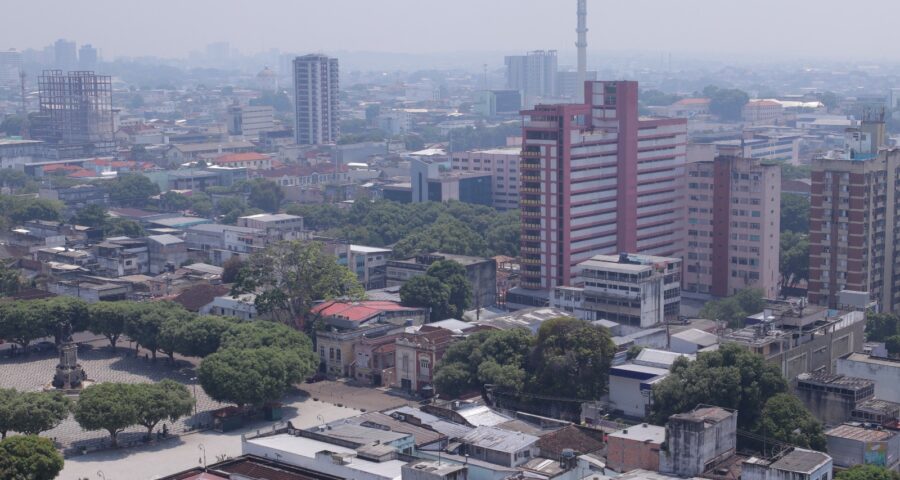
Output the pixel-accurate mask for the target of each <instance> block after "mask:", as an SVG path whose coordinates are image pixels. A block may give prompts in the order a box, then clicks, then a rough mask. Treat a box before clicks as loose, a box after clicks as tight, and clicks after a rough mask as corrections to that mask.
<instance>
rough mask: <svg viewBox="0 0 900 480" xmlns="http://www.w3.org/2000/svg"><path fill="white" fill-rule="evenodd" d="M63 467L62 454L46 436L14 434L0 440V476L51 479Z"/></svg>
mask: <svg viewBox="0 0 900 480" xmlns="http://www.w3.org/2000/svg"><path fill="white" fill-rule="evenodd" d="M62 469H63V456H62V455H60V453H59V452H58V451H57V450H56V447H54V446H53V442H52V441H50V439H47V438H41V437H36V436H31V435H29V436H15V437H10V438H6V439H4V440H2V441H0V478H8V479H10V480H53V479H54V478H56V477H57V475H59V472H61V471H62Z"/></svg>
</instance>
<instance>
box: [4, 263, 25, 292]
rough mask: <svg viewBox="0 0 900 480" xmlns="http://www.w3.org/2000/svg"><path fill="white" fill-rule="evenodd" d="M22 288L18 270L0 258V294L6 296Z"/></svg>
mask: <svg viewBox="0 0 900 480" xmlns="http://www.w3.org/2000/svg"><path fill="white" fill-rule="evenodd" d="M21 288H22V278H21V277H20V276H19V270H18V269H16V268H14V267H12V266H10V263H9V262H7V261H5V260H0V295H2V296H4V297H8V296H10V295H15V294H16V293H19V290H20V289H21Z"/></svg>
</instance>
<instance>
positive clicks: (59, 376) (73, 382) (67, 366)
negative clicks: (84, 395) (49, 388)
mask: <svg viewBox="0 0 900 480" xmlns="http://www.w3.org/2000/svg"><path fill="white" fill-rule="evenodd" d="M59 329H60V335H59V338H60V344H59V364H58V365H57V366H56V375H54V376H53V387H54V388H56V389H58V390H66V391H70V390H81V388H82V386H83V383H84V381H85V380H86V379H87V374H85V373H84V369H83V368H81V364H79V363H78V346H77V345H75V341H74V340H72V325H71V324H70V323H69V322H68V321H66V322H64V323H62V324H60V326H59Z"/></svg>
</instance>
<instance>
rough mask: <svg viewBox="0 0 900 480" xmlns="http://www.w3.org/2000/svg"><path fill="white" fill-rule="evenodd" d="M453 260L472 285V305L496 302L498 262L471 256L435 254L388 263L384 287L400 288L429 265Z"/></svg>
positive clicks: (488, 305) (479, 305) (482, 305)
mask: <svg viewBox="0 0 900 480" xmlns="http://www.w3.org/2000/svg"><path fill="white" fill-rule="evenodd" d="M439 260H452V261H454V262H457V263H459V264H461V265H462V266H463V267H465V269H466V279H467V280H468V281H469V284H470V285H471V286H472V306H473V307H475V308H484V307H490V306H492V305H494V304H496V303H497V262H495V261H494V259H492V258H482V257H470V256H467V255H453V254H449V253H440V252H434V253H429V254H425V255H418V256H416V257H413V258H407V259H405V260H388V262H387V286H388V287H395V286H402V285H403V284H404V283H406V282H407V281H409V279H411V278H413V277H417V276H419V275H424V274H425V272H426V271H427V270H428V267H430V266H431V264H432V263H434V262H437V261H439Z"/></svg>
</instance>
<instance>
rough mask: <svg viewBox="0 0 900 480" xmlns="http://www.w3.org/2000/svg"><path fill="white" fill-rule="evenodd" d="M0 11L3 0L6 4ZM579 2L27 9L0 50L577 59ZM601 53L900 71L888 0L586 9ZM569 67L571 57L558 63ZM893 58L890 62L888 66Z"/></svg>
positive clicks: (253, 1) (40, 2)
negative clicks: (814, 61) (218, 46)
mask: <svg viewBox="0 0 900 480" xmlns="http://www.w3.org/2000/svg"><path fill="white" fill-rule="evenodd" d="M3 2H4V3H6V2H12V0H3ZM575 4H576V0H247V1H237V0H76V1H73V0H31V1H20V2H15V6H14V7H13V6H12V5H11V4H8V3H7V4H6V5H5V6H0V12H2V15H3V16H5V17H7V18H6V19H4V21H3V22H2V24H3V28H2V29H0V48H2V49H6V48H10V47H14V48H19V49H23V48H40V47H42V46H44V45H46V44H49V43H51V42H52V41H54V40H55V39H57V38H68V39H72V40H76V41H77V42H78V43H79V44H82V43H91V44H93V45H95V46H97V47H100V48H101V49H102V52H103V55H104V57H105V58H106V59H111V58H113V57H115V56H120V55H125V56H136V55H157V56H165V57H183V56H186V54H187V53H188V52H189V51H192V50H202V49H203V47H204V46H205V45H206V44H207V43H211V42H215V41H222V40H224V41H228V42H230V43H231V45H232V46H233V47H235V48H238V49H239V50H241V51H242V52H258V51H263V50H268V49H270V48H278V49H280V50H282V51H287V52H305V51H321V52H326V53H327V52H333V51H342V50H345V51H346V50H349V51H380V52H400V53H427V52H463V51H464V52H474V51H491V52H508V51H525V50H533V49H546V48H552V49H558V50H561V53H567V51H568V50H574V46H573V43H574V40H575V33H574V28H575ZM588 11H589V14H588V26H589V28H590V30H591V31H590V32H589V34H588V42H589V44H590V47H589V48H590V49H591V51H592V52H593V53H598V52H602V51H610V50H613V51H623V50H628V51H634V50H640V51H661V52H663V51H664V52H675V53H696V52H711V53H736V54H742V53H743V54H754V55H758V54H766V53H775V54H778V53H781V54H786V55H789V56H798V55H815V56H818V57H838V58H853V57H862V58H880V59H886V60H900V28H898V27H897V25H896V20H897V19H898V18H900V2H898V1H896V0H854V1H851V2H847V1H843V0H743V1H741V0H625V1H621V0H620V1H615V2H613V1H602V0H588ZM567 56H568V55H567ZM894 57H896V58H894Z"/></svg>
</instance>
